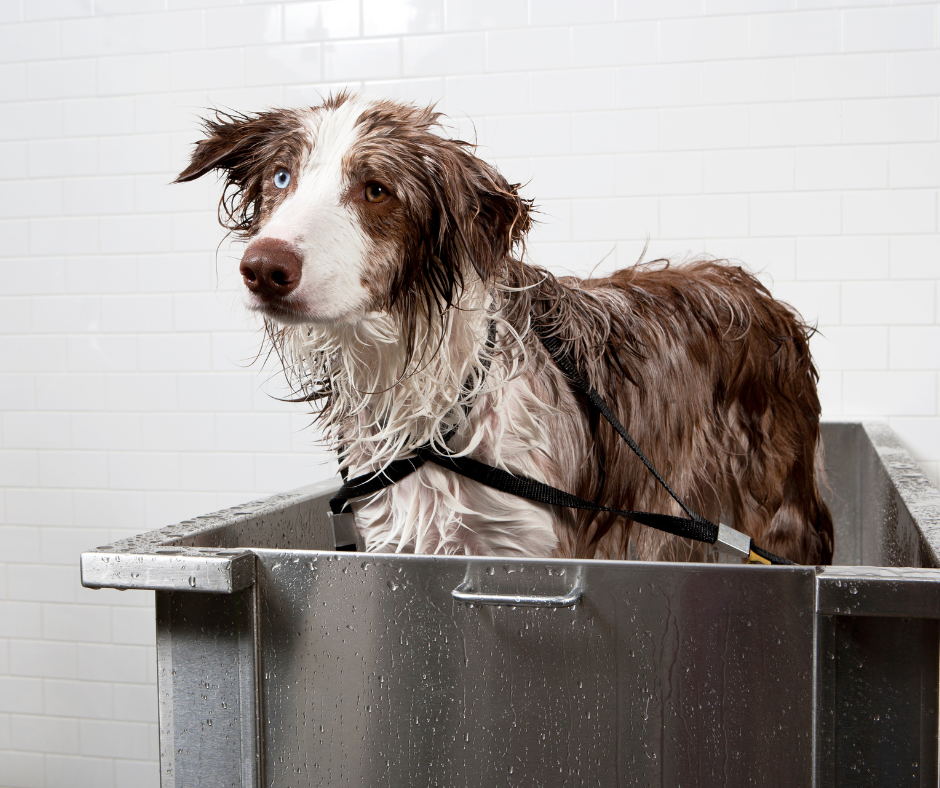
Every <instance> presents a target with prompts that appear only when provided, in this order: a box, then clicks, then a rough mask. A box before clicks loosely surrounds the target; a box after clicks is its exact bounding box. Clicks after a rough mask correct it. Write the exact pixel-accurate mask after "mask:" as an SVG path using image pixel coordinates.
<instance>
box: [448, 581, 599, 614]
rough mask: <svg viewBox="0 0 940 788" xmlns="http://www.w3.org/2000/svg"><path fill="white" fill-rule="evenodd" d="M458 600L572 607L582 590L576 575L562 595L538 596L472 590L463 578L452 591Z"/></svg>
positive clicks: (473, 603)
mask: <svg viewBox="0 0 940 788" xmlns="http://www.w3.org/2000/svg"><path fill="white" fill-rule="evenodd" d="M451 594H452V596H453V597H454V599H455V600H456V601H458V602H463V603H464V604H465V605H509V606H512V607H573V606H574V605H576V604H578V602H580V601H581V597H582V595H583V591H582V588H581V577H580V575H579V576H578V579H577V582H576V583H575V586H574V588H572V589H571V590H570V591H569V592H568V593H567V594H564V595H562V596H539V595H537V594H485V593H483V592H480V591H474V590H473V589H472V588H471V587H470V581H468V580H464V581H463V582H462V583H461V584H460V585H459V586H457V587H456V588H455V589H454V590H453V591H452V592H451Z"/></svg>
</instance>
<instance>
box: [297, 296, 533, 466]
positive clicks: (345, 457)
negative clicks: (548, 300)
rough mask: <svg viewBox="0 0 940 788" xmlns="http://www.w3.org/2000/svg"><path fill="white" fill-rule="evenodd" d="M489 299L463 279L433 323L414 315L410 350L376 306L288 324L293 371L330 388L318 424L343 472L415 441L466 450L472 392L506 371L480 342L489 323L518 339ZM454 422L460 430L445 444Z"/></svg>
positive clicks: (396, 324)
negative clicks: (341, 318)
mask: <svg viewBox="0 0 940 788" xmlns="http://www.w3.org/2000/svg"><path fill="white" fill-rule="evenodd" d="M494 306H495V299H494V297H493V294H492V293H490V292H488V291H487V289H486V288H485V287H484V285H483V283H482V282H480V281H479V280H478V279H477V280H475V281H473V282H471V283H469V284H468V285H467V286H466V288H465V289H464V291H463V293H462V294H461V297H460V299H459V304H458V305H456V306H454V307H451V308H449V309H447V310H446V311H445V313H444V314H443V315H442V316H441V317H440V322H439V323H438V324H437V325H429V324H428V321H422V322H420V323H419V330H420V332H421V334H420V335H419V336H417V337H416V338H414V340H413V342H412V343H411V344H412V346H413V348H414V350H413V351H412V353H411V354H410V357H409V353H408V344H409V343H408V342H407V340H406V338H405V337H403V336H402V335H401V333H400V325H401V323H400V321H399V320H398V319H397V318H396V317H395V316H394V315H390V314H388V313H384V312H383V313H374V314H372V315H368V316H366V317H365V318H364V319H362V320H360V321H359V322H357V323H355V324H352V325H335V326H310V327H306V328H304V329H301V330H295V331H293V332H292V343H291V348H290V350H291V354H290V355H291V357H292V360H293V363H294V368H295V371H296V373H297V374H298V375H299V376H300V377H301V379H302V381H303V382H304V383H305V384H307V385H311V384H312V385H313V386H315V387H320V388H322V389H323V390H324V391H325V392H329V395H328V396H327V397H326V398H325V399H326V403H325V406H324V408H323V410H322V411H321V414H320V426H321V428H322V429H323V431H324V435H325V437H326V438H327V439H328V440H329V441H330V442H331V443H332V444H333V446H334V448H336V449H338V450H340V451H341V454H342V457H341V461H342V462H344V463H345V464H346V465H347V466H348V467H349V469H350V470H351V471H354V472H357V473H358V472H361V471H365V470H373V471H378V470H381V469H382V468H384V467H386V466H387V465H388V464H389V463H390V462H392V461H394V460H396V459H399V458H401V457H406V456H409V455H411V454H412V453H413V452H414V451H415V450H416V449H418V448H419V447H422V446H428V445H430V446H432V447H434V448H436V449H437V450H439V451H442V450H443V451H452V452H454V451H456V452H458V453H460V454H467V453H470V452H472V451H473V450H474V449H475V448H476V447H477V445H479V443H480V441H481V440H482V437H483V436H482V432H481V431H480V430H477V431H476V432H473V433H470V432H469V431H468V427H469V426H470V421H469V419H468V415H467V414H468V412H469V410H470V408H471V407H472V406H473V405H474V403H475V402H476V401H477V400H478V398H479V397H480V395H481V393H483V392H487V393H494V392H495V391H496V390H497V389H499V388H501V387H502V386H503V385H504V384H505V383H506V382H507V381H508V380H509V379H510V378H511V377H512V376H513V374H514V371H515V370H514V369H513V367H514V366H515V365H514V364H512V363H511V361H510V362H509V363H508V364H507V362H506V359H511V358H512V356H513V354H502V353H501V354H495V353H494V352H493V350H492V349H491V348H488V347H487V335H488V332H489V326H490V322H491V321H494V322H495V323H496V324H497V325H498V326H499V328H500V329H501V330H500V334H501V335H502V336H504V337H506V338H508V339H509V340H510V341H511V340H512V339H518V338H517V337H515V336H514V332H513V331H512V329H511V328H509V327H508V326H507V325H506V324H505V323H504V322H503V321H501V319H500V316H499V314H498V312H495V311H493V307H494ZM494 355H499V357H500V362H499V363H495V364H494V363H493V362H494V358H493V356H494ZM454 428H456V429H457V430H458V432H459V435H458V436H455V437H454V438H452V439H451V441H450V444H449V445H447V444H445V442H444V438H445V437H446V435H447V434H448V433H449V432H451V431H452V430H453V429H454Z"/></svg>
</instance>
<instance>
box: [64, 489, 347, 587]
mask: <svg viewBox="0 0 940 788" xmlns="http://www.w3.org/2000/svg"><path fill="white" fill-rule="evenodd" d="M338 488H339V481H338V480H335V481H334V480H330V481H326V482H320V483H318V484H312V485H309V486H307V487H301V488H299V489H297V490H293V491H291V492H287V493H281V494H279V495H272V496H271V497H269V498H264V499H262V500H259V501H251V502H249V503H245V504H241V505H239V506H234V507H232V508H230V509H224V510H222V511H219V512H214V513H212V514H207V515H202V516H200V517H195V518H193V519H191V520H184V521H183V522H180V523H176V524H174V525H168V526H166V527H165V528H160V529H158V530H155V531H149V532H147V533H144V534H139V535H138V536H134V537H131V538H129V539H123V540H120V541H116V542H114V543H112V544H107V545H102V546H100V547H97V548H95V549H94V550H89V551H86V552H84V553H82V556H81V577H82V585H83V586H85V587H86V588H119V589H140V590H149V591H201V592H208V593H216V594H232V593H235V592H237V591H240V590H241V589H243V588H246V587H247V586H249V585H251V584H252V583H253V582H254V578H255V569H254V566H255V562H254V558H253V556H252V553H251V552H250V550H249V549H248V548H249V547H252V548H254V547H284V546H288V545H290V546H299V547H301V548H305V549H319V550H324V549H325V550H332V549H334V547H335V545H336V541H335V535H334V531H333V524H332V523H331V521H330V518H329V517H328V516H327V515H328V512H329V507H328V501H329V499H330V497H332V495H333V494H334V493H335V492H336V490H337V489H338Z"/></svg>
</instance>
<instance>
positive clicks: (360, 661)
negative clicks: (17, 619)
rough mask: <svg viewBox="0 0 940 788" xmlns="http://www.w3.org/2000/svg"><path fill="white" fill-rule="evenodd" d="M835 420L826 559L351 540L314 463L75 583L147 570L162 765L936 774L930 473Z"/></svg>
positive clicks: (938, 605) (938, 635) (465, 780)
mask: <svg viewBox="0 0 940 788" xmlns="http://www.w3.org/2000/svg"><path fill="white" fill-rule="evenodd" d="M824 436H825V441H826V448H827V466H828V474H829V484H830V487H831V490H830V493H829V503H830V506H831V507H832V509H833V514H834V516H835V521H836V562H837V564H840V566H834V567H831V568H825V569H823V568H814V567H755V566H741V565H732V564H705V565H696V564H667V563H639V562H608V561H568V560H548V561H546V560H512V561H505V560H492V559H477V558H450V557H430V556H408V555H372V554H364V553H357V552H351V551H350V548H351V547H352V548H354V545H353V544H352V535H351V534H350V533H346V534H339V536H338V535H337V533H336V531H335V530H334V528H333V525H332V522H331V520H330V519H329V518H328V517H327V506H326V500H327V499H328V498H329V496H330V494H331V492H332V490H333V489H334V487H333V485H315V486H312V487H308V488H303V489H301V490H298V491H295V492H292V493H286V494H283V495H277V496H274V497H272V498H269V499H267V500H264V501H259V502H257V503H251V504H247V505H245V506H240V507H236V508H234V509H230V510H227V511H224V512H219V513H217V514H212V515H206V516H204V517H198V518H196V519H194V520H187V521H185V522H183V523H180V524H178V525H173V526H169V527H167V528H163V529H161V530H159V531H153V532H150V533H147V534H143V535H141V536H138V537H135V538H133V539H128V540H125V541H123V542H118V543H115V544H113V545H105V546H102V547H99V548H97V549H96V550H93V551H90V552H87V553H84V554H83V555H82V583H83V584H84V585H86V586H89V587H99V588H100V587H110V588H139V589H154V590H156V591H157V595H156V597H157V658H158V663H159V696H160V704H159V708H160V746H161V773H162V785H163V786H164V788H170V787H171V786H172V787H173V788H196V786H206V787H207V788H208V787H209V786H211V787H212V788H219V787H220V786H240V787H242V788H248V787H249V786H250V787H252V788H254V787H255V786H271V787H272V788H296V787H297V786H321V785H322V786H347V785H351V786H365V785H370V786H372V785H392V786H473V787H474V788H478V787H479V786H582V785H584V786H588V785H591V786H594V785H596V786H614V785H616V786H647V785H650V786H653V785H656V786H712V785H714V786H738V785H754V786H808V785H817V786H843V785H851V786H859V785H873V786H874V785H877V786H909V785H910V786H915V785H916V786H928V785H929V786H936V785H937V775H938V765H937V758H938V747H937V741H938V672H940V664H938V655H940V629H938V619H940V569H938V568H937V567H938V566H940V493H938V491H937V489H936V488H935V487H933V486H932V485H931V484H930V483H929V482H928V481H927V479H926V478H925V477H924V476H923V474H922V473H921V472H920V470H919V469H918V467H917V466H916V464H915V463H914V462H913V461H912V460H911V458H910V456H909V455H908V454H907V453H906V452H905V451H904V450H903V448H901V446H900V444H899V443H898V441H897V439H896V438H895V437H894V435H893V433H892V432H891V431H890V430H889V429H888V428H887V427H885V426H884V425H880V424H853V423H831V424H826V425H825V427H824ZM338 548H339V549H338ZM575 600H576V603H575V604H571V603H572V602H573V601H575ZM498 602H502V604H494V603H498Z"/></svg>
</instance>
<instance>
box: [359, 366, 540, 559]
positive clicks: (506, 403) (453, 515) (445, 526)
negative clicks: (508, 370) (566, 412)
mask: <svg viewBox="0 0 940 788" xmlns="http://www.w3.org/2000/svg"><path fill="white" fill-rule="evenodd" d="M533 400H534V398H533V397H532V395H531V392H529V390H528V389H527V387H526V386H525V384H524V383H523V382H521V381H514V382H510V383H508V384H506V386H505V387H503V388H502V389H500V390H499V391H498V392H495V393H489V394H482V395H481V396H480V397H479V401H478V402H477V403H476V404H475V407H474V409H473V411H472V412H471V414H470V417H469V420H468V422H467V423H466V424H465V425H464V429H462V430H461V433H459V434H458V435H456V436H454V438H453V439H452V441H451V443H452V444H454V446H455V448H458V447H461V446H466V445H468V444H469V443H470V442H471V441H473V442H475V443H476V448H475V450H474V451H473V452H472V455H473V456H474V458H476V459H479V460H481V461H483V462H487V463H492V464H494V465H499V466H500V467H502V468H505V469H507V470H511V471H512V472H514V473H517V474H521V475H524V476H528V477H530V478H534V479H538V480H540V481H544V480H545V463H544V461H540V460H542V459H543V458H544V457H545V451H546V450H547V448H548V444H547V442H546V440H545V438H544V435H543V429H544V427H543V425H542V424H540V423H539V421H538V420H537V418H535V417H533V413H537V412H538V411H539V410H544V409H545V406H544V405H543V404H541V403H537V402H534V401H533ZM471 436H472V437H471ZM363 470H364V469H361V468H357V469H355V472H356V473H357V474H358V473H360V472H362V471H363ZM353 510H354V511H355V513H356V521H357V525H358V527H359V529H360V530H361V532H362V534H363V537H364V538H365V542H366V547H367V549H368V550H370V551H405V552H415V553H434V554H446V555H454V554H459V555H505V556H510V555H516V556H546V557H548V556H550V555H551V554H552V552H553V551H554V550H555V549H556V547H557V546H558V538H557V536H556V534H555V531H554V529H553V525H552V516H551V513H550V511H549V510H548V508H547V507H545V506H541V505H539V504H535V503H531V502H529V501H527V500H525V499H523V498H518V497H515V496H512V495H507V494H506V493H501V492H498V491H496V490H493V489H491V488H489V487H485V486H483V485H482V484H480V483H478V482H475V481H472V480H470V479H467V478H464V477H461V476H458V475H456V474H454V473H450V472H448V471H444V470H442V469H441V468H439V467H437V466H436V465H433V464H430V463H429V464H427V465H424V466H422V467H421V468H419V469H418V470H417V471H416V472H415V473H412V474H411V475H410V476H408V477H406V478H405V479H402V480H401V481H400V482H398V483H397V484H395V485H394V486H392V487H389V488H386V489H385V490H382V491H381V492H380V493H378V494H376V495H375V496H373V497H372V498H371V499H367V500H364V501H362V502H360V503H357V504H354V505H353Z"/></svg>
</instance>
